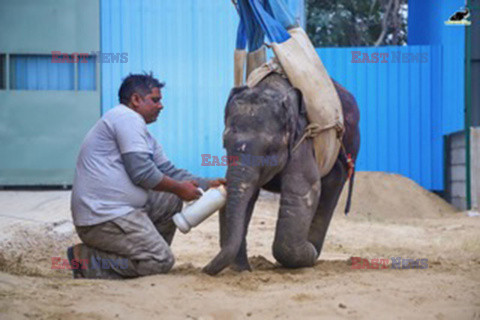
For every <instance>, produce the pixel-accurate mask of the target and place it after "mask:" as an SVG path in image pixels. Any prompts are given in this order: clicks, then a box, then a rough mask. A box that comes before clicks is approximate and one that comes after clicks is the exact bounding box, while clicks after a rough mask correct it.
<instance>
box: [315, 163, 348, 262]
mask: <svg viewBox="0 0 480 320" xmlns="http://www.w3.org/2000/svg"><path fill="white" fill-rule="evenodd" d="M346 181H347V171H346V169H345V167H344V165H343V164H342V163H341V161H340V160H337V162H336V163H335V165H334V166H333V168H332V171H330V173H328V174H327V175H326V176H325V177H323V178H322V194H321V195H320V201H319V203H318V208H317V211H316V213H315V216H314V217H313V221H312V224H311V226H310V233H309V235H308V240H309V241H310V242H311V243H313V245H314V246H315V249H316V250H317V253H318V256H320V252H321V250H322V246H323V241H324V240H325V235H326V234H327V230H328V226H329V224H330V220H331V219H332V215H333V211H334V210H335V207H336V206H337V203H338V199H339V198H340V194H341V193H342V189H343V186H344V184H345V182H346Z"/></svg>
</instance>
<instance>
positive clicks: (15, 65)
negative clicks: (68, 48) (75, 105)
mask: <svg viewBox="0 0 480 320" xmlns="http://www.w3.org/2000/svg"><path fill="white" fill-rule="evenodd" d="M74 67H75V64H73V63H52V56H51V55H31V54H14V55H11V56H10V89H11V90H74V84H75V81H74V74H75V69H74Z"/></svg>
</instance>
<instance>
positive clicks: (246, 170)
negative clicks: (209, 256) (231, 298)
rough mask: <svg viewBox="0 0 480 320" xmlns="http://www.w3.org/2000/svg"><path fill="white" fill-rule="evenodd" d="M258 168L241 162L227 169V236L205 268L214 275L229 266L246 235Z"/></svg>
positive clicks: (205, 270)
mask: <svg viewBox="0 0 480 320" xmlns="http://www.w3.org/2000/svg"><path fill="white" fill-rule="evenodd" d="M257 171H258V170H256V169H255V168H252V167H249V166H245V165H243V164H239V165H238V166H232V167H229V168H228V171H227V204H226V208H225V218H226V219H225V220H226V225H225V227H226V237H225V238H224V239H222V240H223V241H222V243H221V250H220V252H219V253H218V254H217V256H216V257H215V258H214V259H213V260H212V261H211V262H210V263H209V264H208V265H207V266H206V267H205V268H204V269H203V271H204V272H206V273H207V274H210V275H214V274H217V273H219V272H220V271H222V270H223V269H225V268H226V267H228V266H229V265H230V264H231V263H232V262H233V261H234V259H235V257H236V256H237V253H238V251H239V250H240V246H241V244H242V241H243V238H244V237H245V214H246V211H247V206H248V203H249V201H250V199H251V198H252V196H253V194H254V193H255V192H256V191H257V188H258V187H257V181H258V172H257Z"/></svg>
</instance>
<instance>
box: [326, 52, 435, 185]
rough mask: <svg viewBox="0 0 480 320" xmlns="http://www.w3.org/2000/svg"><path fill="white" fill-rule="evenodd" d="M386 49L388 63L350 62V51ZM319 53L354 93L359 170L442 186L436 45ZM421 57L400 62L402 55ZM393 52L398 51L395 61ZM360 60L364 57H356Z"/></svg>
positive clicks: (370, 54) (342, 82) (370, 53)
mask: <svg viewBox="0 0 480 320" xmlns="http://www.w3.org/2000/svg"><path fill="white" fill-rule="evenodd" d="M353 51H356V52H362V53H367V54H368V55H369V57H370V58H371V57H372V54H373V53H386V54H388V55H389V58H388V63H352V52H353ZM318 52H319V54H320V56H321V58H322V60H323V62H324V64H325V66H326V68H327V69H328V70H329V73H330V75H331V76H332V77H333V78H334V79H336V80H337V81H338V82H339V83H341V84H343V85H344V86H345V87H346V88H347V89H348V90H350V91H351V92H352V93H353V95H354V96H355V97H356V99H357V102H358V105H359V107H360V117H361V121H360V131H361V135H362V139H361V141H362V143H361V148H360V149H361V150H360V154H359V159H358V163H357V165H358V169H359V170H367V171H386V172H395V173H400V174H402V175H405V176H407V177H410V178H412V179H414V180H415V181H417V182H419V183H420V184H421V185H422V186H424V187H426V188H429V189H441V188H442V184H443V176H442V174H441V168H442V161H443V155H442V152H443V151H442V145H441V141H442V133H441V132H439V131H438V130H437V129H438V128H441V119H442V117H441V114H442V108H443V105H442V104H441V103H434V102H433V101H432V98H433V97H435V96H436V95H438V94H441V86H440V83H439V81H438V80H439V78H441V72H440V70H441V64H442V51H441V48H440V47H432V46H405V47H380V48H374V47H369V48H365V47H364V48H326V49H318ZM408 54H412V55H413V56H415V57H420V56H421V55H423V56H424V58H425V60H428V61H425V62H423V63H422V62H421V60H420V59H415V60H414V59H413V56H411V58H410V59H407V60H403V59H404V58H403V56H404V55H408ZM393 55H401V59H402V60H401V61H400V62H394V60H393ZM360 59H362V56H360Z"/></svg>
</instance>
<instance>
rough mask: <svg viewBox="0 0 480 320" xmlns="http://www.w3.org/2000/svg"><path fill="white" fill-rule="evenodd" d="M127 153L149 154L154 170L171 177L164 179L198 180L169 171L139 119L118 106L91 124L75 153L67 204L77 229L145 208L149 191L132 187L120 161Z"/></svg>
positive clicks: (176, 171)
mask: <svg viewBox="0 0 480 320" xmlns="http://www.w3.org/2000/svg"><path fill="white" fill-rule="evenodd" d="M131 152H140V153H149V154H151V155H152V160H153V161H154V162H155V165H156V166H157V167H159V168H161V167H162V166H163V167H165V168H166V169H167V171H170V172H164V173H165V174H169V173H171V175H173V176H175V175H177V177H173V178H178V179H179V180H185V179H180V178H198V177H195V176H193V175H190V174H188V173H187V172H186V171H185V170H182V169H176V168H174V166H173V165H172V164H171V162H170V161H169V160H168V158H167V157H166V156H165V154H164V152H163V150H162V147H161V146H160V144H159V143H157V142H156V140H155V139H154V138H153V137H152V136H151V135H150V133H149V132H148V130H147V125H146V123H145V120H144V119H143V117H142V116H141V115H140V114H138V113H137V112H135V111H133V110H132V109H130V108H128V107H127V106H124V105H122V104H120V105H118V106H116V107H114V108H113V109H111V110H109V111H108V112H106V113H105V114H104V116H103V117H102V118H101V119H100V120H99V121H98V122H97V123H96V124H95V126H94V127H93V128H92V129H91V130H90V131H89V133H88V134H87V136H86V137H85V140H84V141H83V144H82V147H81V149H80V154H79V156H78V160H77V166H76V170H75V178H74V182H73V188H72V201H71V210H72V215H73V222H74V224H75V225H76V226H89V225H95V224H99V223H102V222H106V221H109V220H112V219H114V218H117V217H119V216H122V215H125V214H127V213H129V212H131V211H133V210H135V209H139V208H142V207H144V206H145V204H146V202H147V197H148V191H147V190H146V189H143V188H141V187H139V186H137V185H135V184H134V183H133V182H132V180H131V179H130V177H129V175H128V173H127V171H126V170H125V166H124V163H123V160H122V154H126V153H131ZM169 175H170V174H169ZM171 175H170V176H171ZM162 177H163V175H162ZM160 180H161V179H160ZM158 182H160V181H158Z"/></svg>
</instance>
